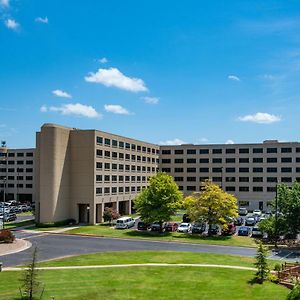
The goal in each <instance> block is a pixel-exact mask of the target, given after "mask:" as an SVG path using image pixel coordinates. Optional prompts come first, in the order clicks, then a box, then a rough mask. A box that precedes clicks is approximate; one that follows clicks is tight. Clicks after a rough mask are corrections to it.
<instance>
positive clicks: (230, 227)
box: [222, 223, 236, 235]
mask: <svg viewBox="0 0 300 300" xmlns="http://www.w3.org/2000/svg"><path fill="white" fill-rule="evenodd" d="M235 233H236V226H235V225H234V223H229V224H227V228H226V229H222V235H234V234H235Z"/></svg>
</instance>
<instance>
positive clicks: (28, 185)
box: [0, 183, 33, 189]
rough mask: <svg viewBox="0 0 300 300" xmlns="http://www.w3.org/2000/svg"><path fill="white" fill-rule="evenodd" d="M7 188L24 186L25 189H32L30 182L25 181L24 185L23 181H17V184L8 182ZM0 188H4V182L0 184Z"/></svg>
mask: <svg viewBox="0 0 300 300" xmlns="http://www.w3.org/2000/svg"><path fill="white" fill-rule="evenodd" d="M6 187H7V188H12V189H13V188H15V187H16V188H21V189H22V188H24V187H25V188H26V189H32V187H33V185H32V184H31V183H26V184H25V185H24V184H23V183H18V184H14V183H8V184H7V185H6ZM0 188H4V183H1V184H0Z"/></svg>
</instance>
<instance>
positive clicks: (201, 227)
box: [191, 223, 206, 234]
mask: <svg viewBox="0 0 300 300" xmlns="http://www.w3.org/2000/svg"><path fill="white" fill-rule="evenodd" d="M205 230H206V224H205V223H195V224H193V225H192V230H191V232H192V233H199V234H201V233H203V232H205Z"/></svg>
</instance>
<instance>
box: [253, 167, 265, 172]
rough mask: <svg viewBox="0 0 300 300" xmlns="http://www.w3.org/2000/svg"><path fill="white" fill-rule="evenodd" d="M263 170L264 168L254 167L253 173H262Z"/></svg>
mask: <svg viewBox="0 0 300 300" xmlns="http://www.w3.org/2000/svg"><path fill="white" fill-rule="evenodd" d="M263 171H264V169H263V168H253V173H262V172H263Z"/></svg>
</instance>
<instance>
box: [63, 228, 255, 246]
mask: <svg viewBox="0 0 300 300" xmlns="http://www.w3.org/2000/svg"><path fill="white" fill-rule="evenodd" d="M66 233H71V234H90V235H97V236H105V237H118V238H135V239H152V240H161V241H177V242H185V243H200V244H214V245H224V246H242V247H255V246H256V244H255V241H254V240H253V239H252V238H250V237H240V236H216V237H200V236H199V235H191V234H185V233H178V232H166V233H163V234H160V233H157V232H143V231H137V230H130V229H129V230H126V229H125V230H117V229H114V228H111V227H110V226H108V225H106V224H101V225H94V226H82V227H79V228H76V229H72V230H69V231H67V232H66Z"/></svg>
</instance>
